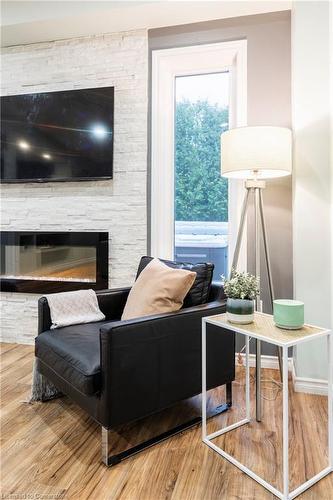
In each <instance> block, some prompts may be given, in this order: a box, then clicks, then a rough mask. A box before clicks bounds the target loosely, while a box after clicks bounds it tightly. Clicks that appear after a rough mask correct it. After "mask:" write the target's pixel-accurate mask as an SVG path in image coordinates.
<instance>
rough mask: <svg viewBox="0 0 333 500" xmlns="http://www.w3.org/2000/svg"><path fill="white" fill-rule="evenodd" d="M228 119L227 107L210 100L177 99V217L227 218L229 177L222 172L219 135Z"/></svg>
mask: <svg viewBox="0 0 333 500" xmlns="http://www.w3.org/2000/svg"><path fill="white" fill-rule="evenodd" d="M228 119H229V117H228V109H226V108H221V107H219V106H218V105H212V104H210V103H209V102H208V101H197V102H190V101H187V100H183V101H180V102H177V104H176V132H175V163H176V168H175V174H176V183H175V196H176V200H175V205H176V206H175V211H176V220H177V221H212V222H220V221H221V222H227V221H228V181H227V179H225V178H223V177H221V173H220V136H221V133H222V132H223V131H225V130H226V129H227V128H228Z"/></svg>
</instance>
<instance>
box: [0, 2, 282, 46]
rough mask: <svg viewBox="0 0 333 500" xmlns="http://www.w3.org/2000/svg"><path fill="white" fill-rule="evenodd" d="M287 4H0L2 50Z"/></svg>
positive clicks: (155, 26)
mask: <svg viewBox="0 0 333 500" xmlns="http://www.w3.org/2000/svg"><path fill="white" fill-rule="evenodd" d="M290 8H291V1H289V0H279V1H273V0H272V1H271V0H264V1H263V0H261V1H237V0H236V1H235V0H228V1H224V0H217V1H194V2H193V1H172V0H171V1H161V0H151V1H140V0H132V1H126V0H124V1H122V0H118V1H108V0H97V1H94V2H92V1H89V0H87V1H83V0H77V1H72V0H69V1H63V0H58V1H56V0H54V1H49V0H44V1H30V0H25V1H15V0H5V1H2V2H1V44H2V46H11V45H19V44H28V43H36V42H44V41H50V40H61V39H64V38H74V37H78V36H89V35H95V34H103V33H112V32H119V31H129V30H134V29H144V28H157V27H163V26H173V25H179V24H188V23H193V22H200V21H208V20H212V19H223V18H228V17H237V16H243V15H251V14H259V13H263V12H274V11H278V10H288V9H290Z"/></svg>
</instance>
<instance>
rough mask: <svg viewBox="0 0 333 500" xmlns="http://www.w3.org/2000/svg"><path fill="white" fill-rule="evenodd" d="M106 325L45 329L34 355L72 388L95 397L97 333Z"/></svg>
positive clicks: (98, 377) (98, 372) (98, 380)
mask: <svg viewBox="0 0 333 500" xmlns="http://www.w3.org/2000/svg"><path fill="white" fill-rule="evenodd" d="M105 323H106V322H105V321H98V322H96V323H86V324H81V325H71V326H66V327H64V328H59V329H57V330H46V331H45V332H43V333H41V334H40V335H38V337H37V338H36V343H35V354H36V356H37V358H39V359H40V360H41V361H43V362H44V363H46V364H47V365H48V367H50V368H51V369H52V370H53V371H55V372H56V373H57V374H58V375H59V376H61V377H62V378H63V379H65V380H66V381H67V382H68V383H69V384H71V385H72V386H73V387H75V389H77V390H78V391H80V392H82V393H83V394H86V395H92V394H95V393H96V392H98V391H99V390H100V387H101V366H100V340H99V331H100V328H101V326H103V325H104V324H105ZM109 323H110V322H108V324H109Z"/></svg>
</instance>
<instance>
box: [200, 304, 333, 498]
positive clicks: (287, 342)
mask: <svg viewBox="0 0 333 500" xmlns="http://www.w3.org/2000/svg"><path fill="white" fill-rule="evenodd" d="M207 324H211V325H215V326H219V327H221V328H224V329H228V330H231V331H233V332H238V333H241V334H243V335H245V340H246V351H245V352H246V355H245V358H246V368H245V399H246V418H244V419H243V420H240V421H239V422H236V423H234V424H232V425H229V426H227V427H225V428H223V429H221V430H219V431H216V432H213V433H212V434H209V435H207V415H206V406H207V394H206V393H207V384H206V325H207ZM250 337H252V338H255V339H258V340H263V341H265V342H268V343H270V344H274V345H276V346H279V347H282V353H283V356H282V358H283V359H282V365H283V410H282V411H283V492H281V491H279V490H277V489H276V488H275V487H274V486H272V485H271V484H269V483H268V482H267V481H265V480H264V479H262V478H261V477H260V476H258V475H257V474H255V473H254V472H253V471H252V470H250V469H248V468H247V467H246V466H245V465H243V464H242V463H240V462H239V461H238V460H236V459H235V458H233V457H232V456H231V455H229V454H228V453H226V452H225V451H224V450H222V449H221V448H220V447H219V446H216V444H214V443H213V442H212V441H213V440H214V438H216V437H218V436H221V435H222V434H225V433H226V432H229V431H231V430H233V429H236V428H237V427H240V426H241V425H244V424H247V423H249V422H250V420H251V414H250V367H249V339H250ZM320 337H327V352H328V372H329V373H328V456H329V464H328V466H327V467H326V468H325V469H323V470H322V471H321V472H319V473H318V474H316V475H315V476H314V477H313V478H311V479H309V480H308V481H306V482H305V483H303V484H302V485H301V486H299V487H298V488H296V489H295V490H294V491H291V492H290V491H289V436H288V396H289V395H288V348H289V347H292V346H294V345H298V344H301V343H302V342H308V341H311V340H315V339H317V338H320ZM332 362H333V342H332V340H331V332H330V330H325V329H324V328H319V327H316V326H311V325H304V327H303V328H301V329H299V330H293V331H290V330H282V329H280V328H277V327H276V326H275V325H274V322H273V316H271V315H269V314H263V313H255V318H254V322H253V323H251V324H249V325H234V324H231V323H229V322H228V321H227V318H226V314H219V315H217V316H209V317H206V318H203V319H202V440H203V442H204V443H205V444H207V445H208V446H209V447H210V448H212V449H213V450H214V451H216V452H217V453H218V454H219V455H221V456H222V457H224V458H226V459H227V460H229V462H231V463H232V464H233V465H235V466H236V467H238V468H239V469H240V470H242V471H243V472H245V473H246V474H247V475H248V476H250V477H252V479H254V480H255V481H257V482H258V483H259V484H261V485H262V486H264V487H265V488H266V489H267V490H269V491H270V492H271V493H273V494H274V495H275V496H276V497H278V498H281V499H282V500H291V499H292V498H295V497H297V496H298V495H300V494H301V493H302V492H303V491H305V490H307V489H308V488H310V487H311V486H312V485H313V484H315V483H317V482H318V481H319V480H320V479H322V478H323V477H325V476H327V474H329V473H330V472H332V471H333V394H332V392H333V389H332V383H333V373H332Z"/></svg>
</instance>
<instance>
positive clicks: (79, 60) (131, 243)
mask: <svg viewBox="0 0 333 500" xmlns="http://www.w3.org/2000/svg"><path fill="white" fill-rule="evenodd" d="M2 73H3V74H2V77H1V82H2V83H1V95H12V94H25V93H30V92H49V91H57V90H71V89H80V88H92V87H107V86H114V87H115V116H114V178H113V179H112V180H109V181H87V182H67V183H66V182H65V183H46V184H16V185H9V184H7V185H6V184H3V185H2V186H1V197H2V201H1V229H2V230H7V231H11V230H12V231H15V230H31V231H38V230H41V231H43V230H45V231H67V230H68V231H108V232H109V235H110V243H109V244H110V255H109V266H110V283H109V286H110V287H119V286H123V285H128V284H130V283H131V282H132V281H133V279H134V276H135V271H136V268H137V265H138V261H139V258H140V256H141V255H144V254H146V252H147V248H146V246H147V243H146V241H147V214H146V177H147V106H148V97H147V84H148V77H147V74H148V47H147V32H146V31H144V30H142V31H133V32H127V33H118V34H111V35H104V36H92V37H88V38H78V39H71V40H62V41H57V42H50V43H41V44H33V45H25V46H16V47H10V48H7V49H5V50H4V51H3V53H2ZM37 299H38V296H37V295H31V294H19V293H7V292H3V293H2V294H1V301H2V321H1V326H2V328H1V339H2V340H3V341H6V342H19V343H32V342H33V339H34V337H35V335H36V333H37Z"/></svg>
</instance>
